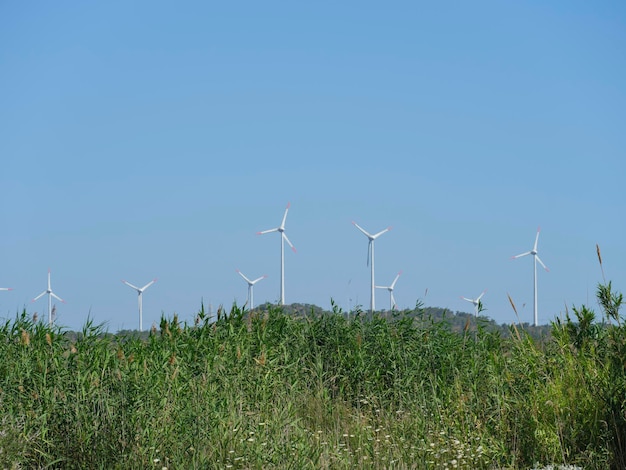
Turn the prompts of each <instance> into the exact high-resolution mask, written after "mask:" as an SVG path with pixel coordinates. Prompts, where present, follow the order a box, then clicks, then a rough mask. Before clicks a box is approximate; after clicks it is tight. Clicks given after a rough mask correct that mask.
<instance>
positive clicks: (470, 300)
mask: <svg viewBox="0 0 626 470" xmlns="http://www.w3.org/2000/svg"><path fill="white" fill-rule="evenodd" d="M461 298H462V299H463V300H467V301H468V302H472V303H474V299H468V298H467V297H463V296H461Z"/></svg>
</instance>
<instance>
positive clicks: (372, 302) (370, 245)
mask: <svg viewBox="0 0 626 470" xmlns="http://www.w3.org/2000/svg"><path fill="white" fill-rule="evenodd" d="M352 224H353V225H354V226H355V227H356V228H358V229H359V230H360V231H361V232H363V235H365V236H366V237H367V238H368V240H369V243H368V245H367V264H371V268H372V297H371V300H370V313H371V314H372V315H373V314H374V309H375V306H376V302H375V295H376V294H375V293H374V291H375V287H376V286H375V284H374V240H376V239H377V238H378V237H380V236H381V235H382V234H383V233H385V232H388V231H389V230H391V227H387V228H386V229H385V230H381V231H380V232H378V233H377V234H375V235H372V234H370V233H368V232H366V231H365V230H363V229H362V228H361V227H359V225H358V224H357V223H356V222H352ZM370 260H371V261H370Z"/></svg>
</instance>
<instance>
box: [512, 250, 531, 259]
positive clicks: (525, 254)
mask: <svg viewBox="0 0 626 470" xmlns="http://www.w3.org/2000/svg"><path fill="white" fill-rule="evenodd" d="M530 254H532V252H531V251H527V252H526V253H522V254H521V255H515V256H511V259H516V258H521V257H522V256H528V255H530Z"/></svg>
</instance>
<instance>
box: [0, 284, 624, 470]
mask: <svg viewBox="0 0 626 470" xmlns="http://www.w3.org/2000/svg"><path fill="white" fill-rule="evenodd" d="M611 289H612V288H611V285H610V283H609V284H603V285H601V286H600V287H599V291H598V299H599V300H600V304H601V305H602V308H603V312H602V315H603V317H602V319H605V316H606V320H611V323H610V324H608V323H598V322H597V321H596V318H595V314H594V313H593V312H592V311H590V310H589V309H588V308H587V307H581V308H580V309H574V315H575V318H573V319H570V318H569V316H568V317H567V318H566V319H565V320H564V321H562V322H556V323H554V324H553V325H552V336H551V338H550V339H549V340H543V341H537V340H535V339H533V338H532V337H531V336H529V335H528V334H527V333H526V332H525V331H523V330H518V329H516V328H515V327H512V330H511V335H507V336H506V337H505V336H503V335H500V334H499V333H498V332H496V331H491V330H489V329H487V328H485V325H484V324H483V323H481V322H480V320H479V321H478V324H476V320H473V322H469V323H468V324H467V328H466V329H465V330H464V331H462V332H456V331H453V330H452V329H451V328H450V327H449V325H447V324H446V322H445V321H444V322H441V321H434V320H432V319H430V318H428V317H427V316H425V315H423V312H422V311H421V310H420V308H419V306H418V307H417V308H416V310H415V311H411V312H404V313H403V314H400V315H398V316H396V317H395V318H391V319H387V318H382V317H374V318H373V319H369V320H365V319H364V318H362V316H361V315H359V313H358V312H357V315H345V314H343V313H342V312H340V311H337V309H336V310H335V311H334V312H333V313H325V314H315V315H313V314H312V315H307V316H298V317H294V316H287V315H284V314H283V312H282V311H281V309H280V308H277V307H274V308H271V309H270V310H269V311H268V312H265V313H263V314H255V313H254V312H253V313H252V314H249V312H247V311H243V310H241V309H239V308H238V307H236V306H234V307H233V308H232V310H231V311H230V312H228V313H226V312H223V311H222V312H220V316H219V319H218V320H217V321H212V320H210V319H209V318H208V317H207V316H206V315H205V313H204V310H203V309H202V310H201V311H200V312H199V314H198V318H197V321H196V322H194V325H185V324H180V323H179V322H178V320H177V319H176V317H174V318H171V319H166V318H163V319H162V320H161V325H160V329H159V330H154V331H152V332H151V333H150V335H149V337H148V338H147V339H146V338H141V337H139V336H137V335H132V334H126V335H109V334H105V332H104V331H103V330H102V328H101V327H98V326H94V325H93V324H91V323H87V325H86V326H85V327H84V328H83V331H82V332H80V333H79V334H78V335H75V334H70V333H69V332H64V331H61V330H59V329H55V328H52V329H50V328H48V327H47V326H44V325H42V324H41V323H33V322H32V321H30V319H29V318H28V316H27V314H26V312H23V313H22V314H21V315H19V316H18V317H17V318H16V319H15V320H13V321H9V322H7V323H6V324H4V325H3V326H1V327H0V354H1V355H2V358H3V360H2V361H0V415H1V416H2V417H3V418H2V420H1V421H0V467H1V468H47V467H50V468H77V469H78V468H81V469H84V468H107V469H110V468H120V469H122V468H123V469H132V468H137V469H139V468H141V469H145V468H156V469H162V468H168V469H173V468H185V469H186V468H263V469H271V468H294V469H302V468H311V469H313V468H333V469H334V468H338V469H341V468H375V469H383V468H385V469H387V468H398V469H400V468H418V469H419V468H459V469H461V468H465V469H481V468H484V469H491V468H531V467H532V466H533V465H536V464H559V463H568V464H576V465H580V466H582V467H584V468H591V469H593V468H597V469H605V468H611V467H612V468H624V467H626V441H625V440H626V439H625V437H624V436H626V414H625V409H626V363H625V362H624V358H625V357H626V329H625V327H624V326H623V322H622V320H621V319H620V317H619V308H620V305H621V296H620V295H619V294H615V293H614V292H613V291H612V290H611Z"/></svg>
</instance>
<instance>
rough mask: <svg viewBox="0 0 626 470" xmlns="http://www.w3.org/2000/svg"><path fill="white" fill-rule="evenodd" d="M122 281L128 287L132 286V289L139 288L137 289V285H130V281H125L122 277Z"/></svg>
mask: <svg viewBox="0 0 626 470" xmlns="http://www.w3.org/2000/svg"><path fill="white" fill-rule="evenodd" d="M122 282H123V283H124V284H126V285H127V286H128V287H132V288H133V289H135V290H141V289H139V287H137V286H133V285H132V284H131V283H130V282H128V281H125V280H123V279H122Z"/></svg>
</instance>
